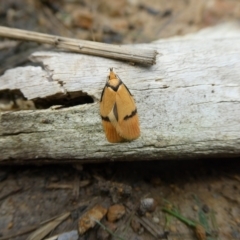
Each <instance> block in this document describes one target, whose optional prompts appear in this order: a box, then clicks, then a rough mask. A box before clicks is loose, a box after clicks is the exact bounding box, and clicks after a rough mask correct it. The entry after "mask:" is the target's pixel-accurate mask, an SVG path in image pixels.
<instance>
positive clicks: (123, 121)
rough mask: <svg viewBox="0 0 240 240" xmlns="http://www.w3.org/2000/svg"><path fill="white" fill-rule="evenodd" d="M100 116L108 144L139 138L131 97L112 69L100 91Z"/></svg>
mask: <svg viewBox="0 0 240 240" xmlns="http://www.w3.org/2000/svg"><path fill="white" fill-rule="evenodd" d="M100 114H101V118H102V125H103V129H104V131H105V134H106V138H107V140H108V141H109V142H111V143H118V142H124V141H132V140H135V139H137V138H138V137H139V136H140V128H139V119H138V113H137V108H136V105H135V102H134V99H133V96H132V94H131V93H130V91H129V90H128V88H127V87H126V85H125V84H124V83H123V82H122V80H121V79H120V78H119V77H118V76H117V75H116V74H115V73H114V72H113V69H112V68H110V74H109V76H108V79H107V82H106V85H105V87H104V88H103V91H102V95H101V100H100Z"/></svg>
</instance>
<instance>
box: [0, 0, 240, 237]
mask: <svg viewBox="0 0 240 240" xmlns="http://www.w3.org/2000/svg"><path fill="white" fill-rule="evenodd" d="M239 17H240V2H239V1H234V0H233V1H229V0H211V1H209V0H205V1H204V0H203V1H200V0H198V1H197V0H175V1H174V0H172V1H169V0H163V1H157V0H148V1H143V0H118V1H110V0H99V1H96V0H95V1H94V0H92V1H87V0H85V1H84V0H80V1H74V0H71V1H70V0H61V1H56V0H54V1H50V0H42V1H33V0H18V1H14V0H9V1H4V2H3V3H2V4H1V6H0V21H1V25H4V26H9V27H16V28H22V29H27V30H33V31H39V32H44V33H50V34H56V35H61V36H66V37H75V38H79V39H85V40H93V41H100V42H105V43H115V44H116V43H117V44H134V43H147V42H151V41H155V40H159V39H161V38H168V37H172V36H176V35H185V34H187V33H193V32H196V31H198V30H200V29H202V28H204V27H207V26H212V25H215V24H217V23H221V22H224V21H230V20H236V19H239ZM0 47H1V49H0V73H4V71H6V69H9V68H12V67H16V66H23V65H28V64H32V63H30V62H29V61H28V58H27V57H28V56H29V54H31V52H34V51H36V50H39V49H40V50H41V49H45V48H47V47H46V46H39V45H37V44H35V43H22V42H16V41H9V40H3V39H2V40H1V41H0ZM130 160H131V159H130ZM239 162H240V161H239V159H226V158H225V159H221V158H219V159H195V160H191V161H184V160H181V161H178V160H171V161H169V160H168V161H155V162H151V161H149V162H141V161H138V162H124V163H121V162H118V163H104V164H86V165H83V166H81V165H44V166H33V165H31V166H5V167H0V240H3V239H19V240H24V239H27V238H28V237H29V236H30V235H31V234H32V233H33V232H34V231H36V230H37V229H40V230H39V231H40V232H44V231H43V230H42V229H41V226H43V225H44V224H45V221H47V220H49V222H50V223H53V222H54V221H55V220H54V219H53V218H54V217H58V216H60V215H62V214H64V213H69V216H68V217H66V218H65V219H64V220H62V221H60V222H59V224H57V226H56V227H52V228H49V229H50V230H49V231H48V232H45V233H44V234H43V236H42V237H41V238H40V237H39V238H36V237H35V238H29V239H47V238H50V237H51V236H55V235H57V234H61V233H65V232H69V231H72V230H78V227H79V226H78V224H79V219H81V218H82V216H83V215H84V214H85V213H88V212H89V210H91V209H92V208H93V206H96V205H101V206H102V207H104V208H105V209H109V207H110V206H113V205H115V204H118V205H121V206H124V209H125V212H124V213H123V216H121V217H120V219H116V221H115V222H114V223H109V221H108V220H109V219H108V218H107V217H106V216H104V217H103V218H102V219H100V220H101V222H100V221H98V222H95V226H94V227H93V228H91V229H89V230H87V231H86V233H85V234H83V235H82V236H79V239H169V240H173V239H176V240H178V239H208V240H213V239H214V240H215V239H221V240H225V239H226V240H230V239H240V207H239V204H240V187H239V181H240V168H239V166H240V164H239ZM149 199H151V200H149ZM122 209H123V208H122V207H121V211H122V212H123V210H122ZM116 211H117V210H116ZM117 214H120V213H119V212H117ZM103 226H107V228H108V229H112V231H111V233H110V234H109V233H107V232H106V231H103V230H102V227H103ZM54 239H57V238H54ZM59 239H60V237H59ZM61 239H65V240H66V239H69V238H66V237H65V238H63V237H62V238H61ZM74 239H75V238H74Z"/></svg>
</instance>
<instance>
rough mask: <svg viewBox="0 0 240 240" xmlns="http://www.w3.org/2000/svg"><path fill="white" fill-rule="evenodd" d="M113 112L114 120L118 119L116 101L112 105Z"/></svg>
mask: <svg viewBox="0 0 240 240" xmlns="http://www.w3.org/2000/svg"><path fill="white" fill-rule="evenodd" d="M113 114H114V116H115V118H116V120H117V121H118V111H117V104H116V103H115V104H114V106H113Z"/></svg>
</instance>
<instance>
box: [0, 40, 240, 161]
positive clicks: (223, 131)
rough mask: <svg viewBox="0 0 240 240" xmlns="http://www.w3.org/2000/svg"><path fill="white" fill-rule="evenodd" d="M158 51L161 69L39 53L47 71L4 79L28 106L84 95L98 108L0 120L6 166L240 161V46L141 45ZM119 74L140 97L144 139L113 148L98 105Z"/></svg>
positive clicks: (28, 70)
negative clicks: (30, 101) (109, 78)
mask: <svg viewBox="0 0 240 240" xmlns="http://www.w3.org/2000/svg"><path fill="white" fill-rule="evenodd" d="M146 46H147V47H148V48H152V49H154V50H157V51H158V52H159V53H160V54H159V55H158V56H157V64H156V65H153V66H151V67H143V66H131V65H128V64H126V63H123V62H118V61H114V60H110V59H106V58H100V57H93V56H87V55H78V54H71V53H54V52H36V53H34V54H33V55H32V56H31V60H32V61H34V62H36V63H41V64H42V66H43V68H41V67H37V66H36V67H33V66H31V67H30V66H27V67H21V68H16V69H12V70H9V71H7V72H6V73H5V74H4V75H3V76H1V77H0V82H1V84H0V90H4V89H20V90H21V91H22V93H23V94H24V96H25V97H26V98H28V99H36V98H39V97H41V98H48V97H51V96H55V95H58V96H59V95H63V96H64V95H66V94H68V93H73V92H78V91H81V92H83V93H86V94H88V95H89V96H91V97H92V98H93V99H94V101H95V102H94V103H93V104H85V105H78V106H74V107H71V108H64V109H60V110H51V109H44V110H35V111H19V112H7V113H2V114H1V119H0V152H1V154H0V163H1V164H10V163H29V162H33V163H46V162H50V163H52V162H58V163H61V162H90V161H95V162H100V161H116V160H118V161H119V160H122V161H132V160H146V161H148V160H156V159H158V160H161V159H172V158H179V159H193V158H200V157H230V156H240V81H239V79H240V64H239V63H240V40H239V39H238V38H229V39H222V40H219V39H218V40H216V39H195V40H184V41H178V40H175V41H167V40H166V41H162V42H158V43H156V44H147V45H138V46H137V47H146ZM110 67H113V68H114V70H115V71H116V73H117V74H118V75H119V77H120V78H121V79H122V80H123V82H124V83H125V84H126V85H127V86H128V88H129V89H130V91H131V92H132V94H133V95H134V97H135V101H136V104H137V107H138V113H139V118H140V126H141V137H140V138H139V139H138V140H136V141H133V142H130V143H120V144H110V143H108V142H107V140H106V139H105V136H104V132H103V130H102V126H101V119H100V116H99V99H100V94H101V91H102V88H103V87H104V84H105V80H106V77H107V75H108V72H109V68H110Z"/></svg>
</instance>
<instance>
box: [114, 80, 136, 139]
mask: <svg viewBox="0 0 240 240" xmlns="http://www.w3.org/2000/svg"><path fill="white" fill-rule="evenodd" d="M116 104H117V114H118V125H117V126H116V130H117V132H118V134H119V135H120V136H121V137H123V138H125V139H127V140H134V139H136V138H138V137H139V136H140V128H139V119H138V114H137V108H136V105H135V102H134V99H133V97H132V95H131V93H130V91H129V90H128V88H127V87H126V86H125V85H124V84H122V85H121V86H120V87H119V89H118V91H117V93H116Z"/></svg>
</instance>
